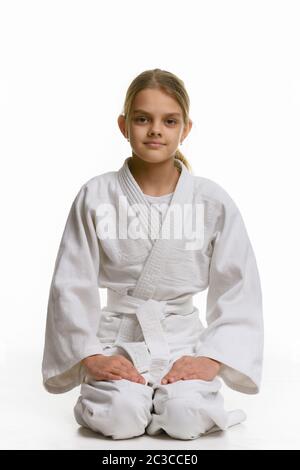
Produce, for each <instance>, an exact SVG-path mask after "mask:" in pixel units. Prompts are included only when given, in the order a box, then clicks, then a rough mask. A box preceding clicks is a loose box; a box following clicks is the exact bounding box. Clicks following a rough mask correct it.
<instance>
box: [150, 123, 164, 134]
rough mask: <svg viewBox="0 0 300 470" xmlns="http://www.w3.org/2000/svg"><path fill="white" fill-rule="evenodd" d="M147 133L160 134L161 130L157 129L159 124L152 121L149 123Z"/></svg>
mask: <svg viewBox="0 0 300 470" xmlns="http://www.w3.org/2000/svg"><path fill="white" fill-rule="evenodd" d="M148 134H149V136H153V135H160V136H161V132H160V129H159V124H158V123H154V122H153V124H152V125H151V128H150V129H149V132H148Z"/></svg>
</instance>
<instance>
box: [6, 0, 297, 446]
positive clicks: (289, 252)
mask: <svg viewBox="0 0 300 470" xmlns="http://www.w3.org/2000/svg"><path fill="white" fill-rule="evenodd" d="M299 24H300V3H299V2H298V1H290V0H284V1H276V0H272V1H266V0H251V1H241V0H237V1H212V0H210V1H194V0H187V1H185V2H183V1H177V0H163V1H161V0H152V1H151V2H141V1H138V0H127V1H116V0H110V1H109V2H103V1H100V0H99V1H89V0H84V1H74V0H73V1H65V0H59V1H57V0H51V1H13V0H9V1H1V2H0V133H1V136H0V154H1V185H0V190H1V198H0V200H1V244H0V249H1V330H0V377H1V378H0V380H1V388H0V402H1V420H0V446H1V448H11V449H14V448H23V449H29V448H31V449H39V448H41V449H47V448H49V449H61V448H81V449H84V448H95V449H97V448H110V449H113V448H114V446H115V447H117V448H137V447H142V448H176V447H178V445H180V448H187V449H189V448H191V449H192V448H214V449H223V448H224V449H225V448H226V449H229V448H233V449H238V448H242V449H246V448H251V449H254V448H260V449H262V448H300V431H299V426H298V422H299V418H300V411H299V396H300V393H299V392H300V341H299V329H300V320H299V313H300V312H299V291H300V288H299V239H300V231H299V221H298V218H299V200H300V199H299V158H300V152H299V150H300V142H299V129H300V60H299V57H300V51H299V49H300V48H299V45H300V28H299ZM151 68H162V69H164V70H168V71H171V72H173V73H175V74H176V75H178V76H179V77H180V78H181V79H182V80H183V81H184V83H185V86H186V88H187V91H188V93H189V96H190V99H191V109H190V117H191V119H192V120H193V123H194V125H193V128H192V131H191V132H190V134H189V136H188V138H187V139H186V140H185V142H184V144H183V145H182V146H181V147H180V149H181V151H182V152H183V153H184V155H185V156H186V157H187V159H188V160H189V162H190V163H191V165H192V167H193V171H194V173H195V174H197V175H200V176H204V177H207V178H210V179H212V180H214V181H216V182H217V183H219V184H221V185H222V186H223V187H224V189H226V190H227V191H228V192H229V194H230V195H231V197H232V198H233V199H234V201H235V202H236V203H237V205H238V207H239V208H240V211H241V213H242V215H243V218H244V221H245V223H246V227H247V230H248V234H249V237H250V240H251V242H252V245H253V248H254V251H255V254H256V258H257V264H258V268H259V272H260V277H261V283H262V290H263V301H264V319H265V362H264V375H263V384H262V389H261V393H260V394H259V395H256V396H247V395H243V394H240V393H237V392H233V391H231V390H229V389H228V388H224V395H225V399H226V400H227V401H226V403H227V408H229V409H230V408H237V407H241V408H243V409H244V410H245V411H246V413H247V415H248V419H247V421H246V422H244V423H243V424H241V425H239V426H236V427H234V428H231V429H229V430H228V431H226V432H225V433H219V434H218V433H215V434H214V435H211V436H210V437H208V436H205V437H202V438H199V439H197V440H195V441H180V442H179V441H176V440H174V439H172V438H169V437H168V436H161V437H160V438H150V437H149V436H142V437H140V438H136V439H131V440H125V441H116V442H112V441H111V440H109V439H103V438H102V437H101V436H99V435H96V434H95V433H93V432H89V431H88V430H82V429H79V427H78V425H77V423H76V422H75V420H74V418H73V414H72V408H73V406H74V404H75V400H76V399H77V396H78V394H79V388H76V389H75V390H72V391H71V392H68V393H66V394H61V395H51V394H48V393H47V392H46V391H45V390H44V389H43V386H42V376H41V361H42V353H43V342H44V329H45V321H46V309H47V301H48V293H49V287H50V282H51V277H52V272H53V268H54V262H55V257H56V254H57V250H58V245H59V242H60V238H61V235H62V232H63V229H64V225H65V222H66V217H67V214H68V211H69V209H70V206H71V203H72V201H73V199H74V197H75V195H76V194H77V191H78V190H79V188H80V187H81V185H82V184H83V183H85V182H86V181H87V180H88V179H89V178H91V177H93V176H95V175H98V174H101V173H104V172H106V171H112V170H118V169H119V168H120V167H121V165H122V164H123V161H124V159H125V158H126V157H128V156H130V155H131V148H130V147H129V144H128V142H127V140H126V139H125V138H124V137H123V135H122V134H121V132H120V131H119V128H118V125H117V117H118V115H119V114H120V113H121V112H122V106H123V102H124V99H125V94H126V90H127V87H128V86H129V84H130V82H131V81H132V80H133V78H134V77H135V76H136V75H138V74H139V73H141V72H142V71H144V70H146V69H151ZM102 295H103V293H102V292H101V296H102ZM197 302H198V304H199V306H200V307H201V311H202V314H203V315H204V314H205V312H204V309H205V294H202V295H197V296H196V298H195V303H197ZM224 387H225V386H224ZM162 441H163V442H162ZM178 442H179V444H178Z"/></svg>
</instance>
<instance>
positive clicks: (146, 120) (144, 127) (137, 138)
mask: <svg viewBox="0 0 300 470" xmlns="http://www.w3.org/2000/svg"><path fill="white" fill-rule="evenodd" d="M191 126H192V122H191V121H190V122H189V125H188V126H187V127H186V128H184V122H183V115H182V110H181V107H180V105H179V104H178V103H177V101H176V100H175V99H174V98H172V97H171V96H169V95H167V94H166V93H164V92H162V91H161V90H158V89H145V90H142V91H140V92H139V93H138V94H137V95H136V96H135V99H134V102H133V107H132V118H131V122H130V126H129V135H128V136H127V137H128V138H129V141H130V144H131V147H132V150H133V152H134V153H135V154H136V155H137V156H138V157H139V158H141V159H142V160H144V161H146V162H162V161H164V160H167V159H169V158H171V157H174V155H175V152H176V150H177V149H178V147H179V145H180V143H181V142H182V141H183V139H184V138H185V137H186V135H187V134H188V133H189V131H190V129H191ZM150 141H155V142H159V143H161V145H158V146H151V145H149V144H147V143H148V142H150Z"/></svg>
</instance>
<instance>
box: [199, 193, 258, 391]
mask: <svg viewBox="0 0 300 470" xmlns="http://www.w3.org/2000/svg"><path fill="white" fill-rule="evenodd" d="M226 194H227V193H226ZM217 219H218V221H217V223H216V231H215V232H214V236H213V241H212V248H213V249H212V255H211V260H210V266H209V284H208V292H207V300H206V322H207V327H206V328H205V329H204V330H203V333H202V334H201V338H200V342H199V346H198V348H197V351H196V356H205V357H210V358H212V359H215V360H217V361H220V362H221V363H222V364H221V368H220V371H219V373H218V375H219V376H221V377H222V378H223V380H224V382H225V383H226V384H227V385H228V386H229V387H230V388H232V389H233V390H236V391H239V392H242V393H246V394H255V393H258V392H259V389H260V384H261V375H262V364H263V347H264V325H263V314H262V292H261V284H260V278H259V273H258V269H257V264H256V259H255V255H254V252H253V248H252V245H251V243H250V240H249V237H248V234H247V231H246V228H245V224H244V221H243V219H242V216H241V214H240V212H239V209H238V208H237V207H236V205H235V203H234V202H233V200H232V199H231V198H230V197H228V198H227V199H226V203H224V204H222V209H221V210H220V212H219V216H218V218H217Z"/></svg>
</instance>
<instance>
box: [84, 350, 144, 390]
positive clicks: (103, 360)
mask: <svg viewBox="0 0 300 470" xmlns="http://www.w3.org/2000/svg"><path fill="white" fill-rule="evenodd" d="M81 362H82V364H84V366H85V367H86V369H87V371H88V373H89V375H90V376H91V377H92V378H93V379H94V380H121V379H127V380H131V381H132V382H137V383H140V384H145V383H146V381H145V379H144V377H143V376H142V375H141V374H140V373H139V372H138V371H137V370H136V368H135V367H134V365H133V364H132V363H131V362H130V361H129V360H128V359H126V357H124V356H122V355H116V356H104V355H103V354H95V355H93V356H88V357H85V358H84V359H82V361H81Z"/></svg>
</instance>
